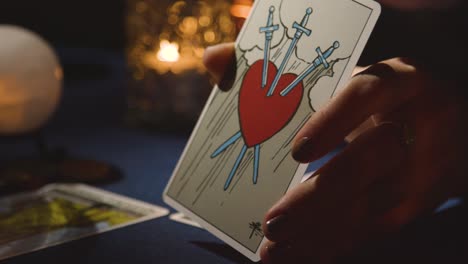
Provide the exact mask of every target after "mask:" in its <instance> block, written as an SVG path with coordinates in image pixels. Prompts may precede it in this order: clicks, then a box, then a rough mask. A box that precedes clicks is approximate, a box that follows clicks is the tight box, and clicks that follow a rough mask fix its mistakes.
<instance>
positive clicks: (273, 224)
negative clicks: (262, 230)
mask: <svg viewBox="0 0 468 264" xmlns="http://www.w3.org/2000/svg"><path fill="white" fill-rule="evenodd" d="M286 222H287V217H286V216H285V215H279V216H276V217H274V218H272V219H270V220H268V221H267V222H266V227H267V231H268V233H269V234H270V235H272V236H275V235H276V234H279V233H281V232H282V231H283V230H285V229H286V225H287V223H286Z"/></svg>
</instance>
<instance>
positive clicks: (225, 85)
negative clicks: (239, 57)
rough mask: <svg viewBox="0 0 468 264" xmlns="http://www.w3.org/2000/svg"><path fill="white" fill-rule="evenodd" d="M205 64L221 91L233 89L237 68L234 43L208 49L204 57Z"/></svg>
mask: <svg viewBox="0 0 468 264" xmlns="http://www.w3.org/2000/svg"><path fill="white" fill-rule="evenodd" d="M203 63H204V64H205V66H206V68H207V69H208V71H209V72H210V73H211V75H212V77H213V81H214V82H215V83H216V84H218V87H219V88H220V89H221V90H224V91H226V90H229V89H230V88H231V86H232V82H233V81H234V78H235V75H236V68H237V67H236V54H235V49H234V43H225V44H219V45H216V46H212V47H208V48H207V49H206V51H205V54H204V56H203Z"/></svg>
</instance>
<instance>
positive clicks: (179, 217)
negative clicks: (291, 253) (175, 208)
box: [169, 212, 202, 228]
mask: <svg viewBox="0 0 468 264" xmlns="http://www.w3.org/2000/svg"><path fill="white" fill-rule="evenodd" d="M169 219H171V220H172V221H174V222H179V223H182V224H186V225H190V226H194V227H198V228H202V227H201V226H200V225H199V224H198V223H197V222H195V221H193V220H192V219H190V218H189V217H187V216H186V215H184V214H183V213H180V212H178V213H173V214H171V215H170V216H169Z"/></svg>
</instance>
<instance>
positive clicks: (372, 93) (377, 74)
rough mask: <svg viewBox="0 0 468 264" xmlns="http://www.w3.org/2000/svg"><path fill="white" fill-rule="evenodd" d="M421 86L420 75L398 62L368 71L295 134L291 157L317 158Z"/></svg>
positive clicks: (422, 81)
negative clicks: (376, 114) (368, 120)
mask: <svg viewBox="0 0 468 264" xmlns="http://www.w3.org/2000/svg"><path fill="white" fill-rule="evenodd" d="M423 87H424V78H423V74H422V73H421V72H419V71H417V70H416V68H415V67H414V66H412V65H411V64H408V63H407V62H406V61H403V60H402V59H392V60H388V61H385V62H382V63H379V64H376V65H374V66H372V67H370V68H368V69H367V70H365V71H364V72H362V73H361V74H358V75H356V76H355V77H353V79H352V80H351V81H350V83H349V85H348V87H347V88H345V89H344V90H343V91H342V92H341V93H340V94H339V95H337V97H335V98H334V99H332V101H331V102H330V103H329V104H328V105H327V106H325V107H324V108H323V109H322V110H320V111H319V112H317V113H316V114H315V115H313V116H312V118H311V119H310V120H309V121H308V122H307V124H306V125H305V126H304V127H303V128H302V129H301V131H299V133H298V134H297V136H296V140H295V145H294V148H293V157H294V158H295V159H296V160H298V161H300V162H311V161H313V160H315V159H317V158H320V157H321V156H323V155H325V154H326V153H328V152H329V151H330V150H332V149H333V148H334V147H336V146H337V145H338V144H340V143H341V142H342V141H343V139H344V138H345V137H346V135H348V134H349V133H350V132H351V131H352V130H353V129H355V128H356V127H358V126H359V125H360V124H362V123H363V122H364V121H365V120H366V119H368V118H369V117H371V116H372V115H373V114H375V113H386V112H390V111H392V110H393V109H395V108H397V107H398V106H399V105H401V104H404V103H405V102H406V101H408V100H409V99H411V98H413V97H414V96H415V95H417V94H418V93H419V92H420V91H421V90H422V88H423Z"/></svg>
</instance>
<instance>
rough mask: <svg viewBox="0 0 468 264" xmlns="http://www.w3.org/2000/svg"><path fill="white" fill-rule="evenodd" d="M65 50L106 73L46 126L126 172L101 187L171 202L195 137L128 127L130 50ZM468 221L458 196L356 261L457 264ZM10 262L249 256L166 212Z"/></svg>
mask: <svg viewBox="0 0 468 264" xmlns="http://www.w3.org/2000/svg"><path fill="white" fill-rule="evenodd" d="M58 52H59V55H60V57H61V60H62V63H64V64H65V65H81V66H83V65H94V66H96V65H97V66H102V67H104V69H106V70H105V71H103V72H102V73H101V74H96V75H94V76H92V77H88V76H81V77H77V78H74V79H73V80H67V82H66V83H65V86H64V96H63V99H62V102H61V105H60V108H59V110H58V112H57V113H56V114H55V116H54V117H53V118H52V120H51V121H50V122H49V124H48V125H47V126H46V128H45V136H46V138H47V141H48V143H49V144H50V145H51V146H60V147H65V148H66V149H67V150H68V151H69V152H70V154H72V155H73V156H76V157H82V158H88V159H95V160H100V161H104V162H108V163H110V164H113V165H115V166H117V167H118V168H119V169H120V170H121V171H122V172H123V174H124V178H123V179H122V180H120V181H117V182H114V183H110V184H107V185H100V186H99V187H100V188H103V189H106V190H108V191H112V192H115V193H118V194H122V195H126V196H129V197H132V198H136V199H139V200H142V201H145V202H149V203H152V204H156V205H160V206H164V207H167V205H165V204H164V203H163V201H162V197H161V194H162V191H163V189H164V187H165V185H166V183H167V182H168V180H169V177H170V175H171V173H172V171H173V169H174V167H175V165H176V162H177V160H178V158H179V157H180V154H181V152H182V150H183V148H184V146H185V144H186V142H187V135H171V134H167V133H166V134H162V133H148V132H147V131H143V130H138V129H135V128H130V127H126V126H124V125H123V122H122V120H123V114H124V113H125V92H126V85H127V84H126V83H127V82H126V78H127V77H126V76H127V75H126V68H125V62H124V57H123V56H122V55H120V54H115V53H112V52H108V51H99V50H83V49H70V48H59V49H58ZM75 77H76V76H75ZM2 144H3V145H2V148H1V149H0V160H2V159H6V158H11V157H14V156H21V155H27V154H30V153H31V152H32V151H34V147H33V145H32V144H31V142H30V141H28V140H16V141H14V142H8V143H5V142H3V143H2ZM330 155H333V153H332V154H330ZM330 155H329V156H327V157H325V158H324V159H322V160H320V161H318V162H315V163H313V164H311V166H310V170H313V169H316V168H318V167H319V166H320V165H321V164H322V163H323V162H324V161H326V160H327V159H328V158H329V157H330ZM172 212H174V211H173V210H171V213H172ZM466 220H468V214H467V209H466V208H465V205H464V204H463V203H460V200H454V201H450V203H448V204H445V205H444V207H441V208H440V209H439V210H438V212H437V213H436V214H434V215H433V216H430V217H427V218H424V219H421V220H419V221H417V223H415V224H412V225H410V226H409V227H408V228H406V229H405V230H404V231H403V232H402V233H401V234H399V235H398V236H396V237H395V238H394V239H393V240H391V241H390V240H387V241H382V242H381V243H376V244H374V245H372V246H369V247H368V248H367V249H364V250H363V251H362V252H361V253H359V254H356V256H354V258H355V259H359V261H360V262H361V263H362V262H367V261H368V262H369V263H370V262H372V263H394V262H395V261H397V262H398V263H407V262H408V263H409V262H411V263H423V262H424V263H432V262H433V261H434V263H435V262H436V261H437V262H438V263H450V260H453V261H452V262H456V261H458V260H460V259H461V257H462V256H463V255H465V253H464V248H466V247H467V245H468V243H467V242H468V240H467V239H465V238H466V237H467V232H468V229H467V228H466V227H465V223H467V221H466ZM428 256H429V257H428ZM465 260H468V258H465ZM349 261H350V260H349V259H348V260H345V261H344V263H349ZM414 261H416V262H414ZM2 263H249V261H248V260H247V259H246V258H244V257H243V256H242V255H241V254H239V253H237V252H236V251H235V250H233V249H232V248H230V247H229V246H227V245H225V244H224V243H223V242H222V241H220V240H218V239H217V238H215V237H214V236H212V235H211V234H209V233H208V232H207V231H204V230H202V229H198V228H194V227H190V226H186V225H183V224H180V223H176V222H172V221H170V220H169V219H168V218H167V217H163V218H159V219H155V220H150V221H147V222H143V223H140V224H136V225H132V226H128V227H125V228H122V229H117V230H114V231H111V232H107V233H104V234H101V235H97V236H92V237H88V238H84V239H80V240H77V241H73V242H69V243H66V244H62V245H59V246H55V247H50V248H47V249H44V250H40V251H37V252H33V253H30V254H26V255H22V256H18V257H14V258H11V259H8V260H5V261H3V262H2ZM351 263H354V261H352V262H351ZM456 263H458V262H456ZM460 263H466V262H460Z"/></svg>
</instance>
